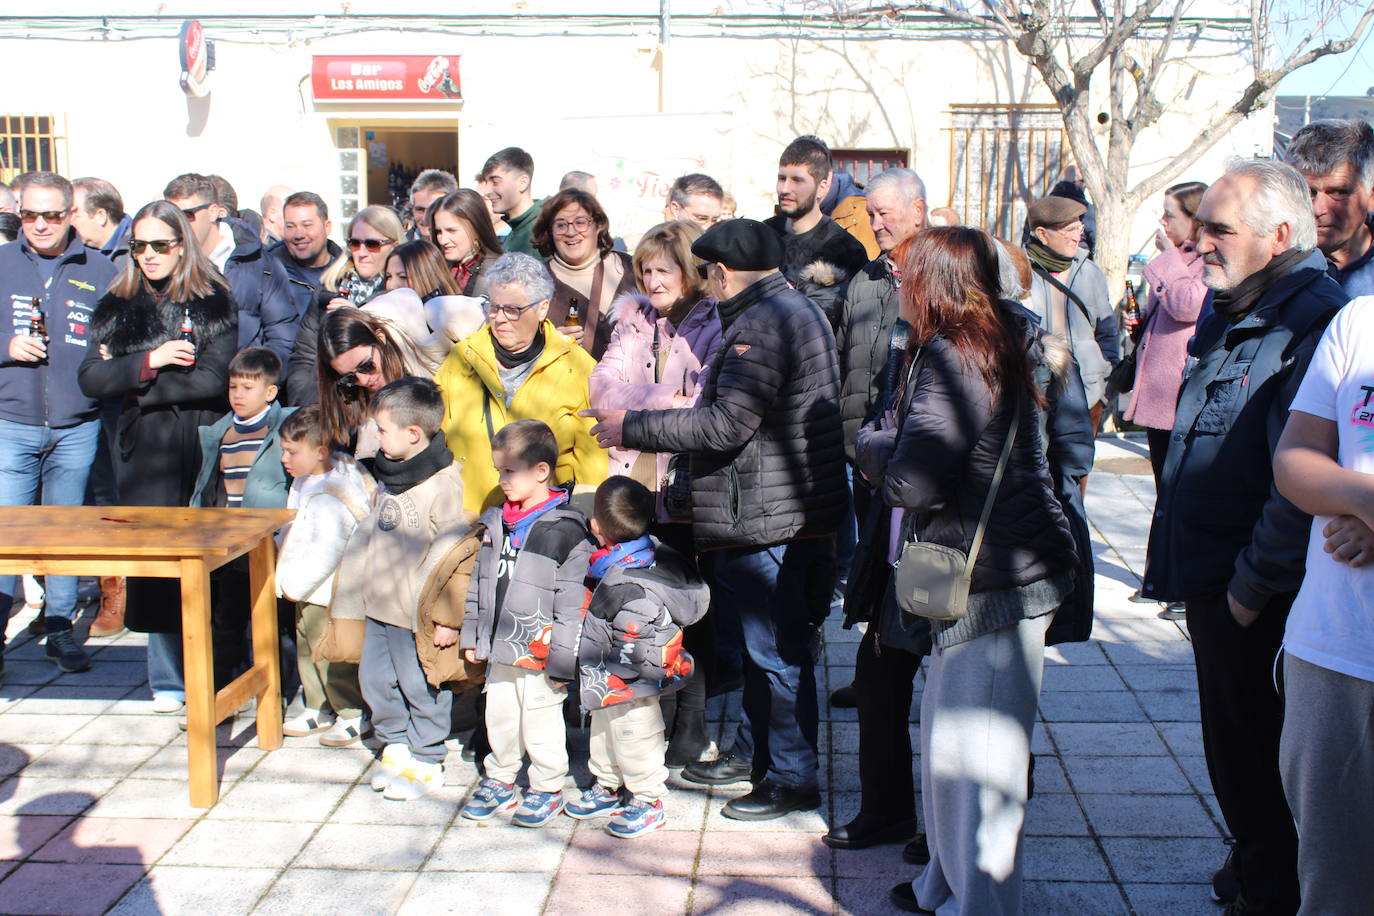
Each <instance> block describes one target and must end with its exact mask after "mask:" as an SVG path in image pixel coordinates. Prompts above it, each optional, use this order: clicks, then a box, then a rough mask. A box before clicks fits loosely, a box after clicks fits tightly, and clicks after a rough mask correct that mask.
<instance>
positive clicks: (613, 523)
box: [567, 477, 710, 839]
mask: <svg viewBox="0 0 1374 916" xmlns="http://www.w3.org/2000/svg"><path fill="white" fill-rule="evenodd" d="M654 509H655V498H654V494H653V493H652V492H650V491H649V490H648V489H647V488H646V487H645V486H644V485H643V484H641V483H638V482H636V481H635V480H632V479H631V478H629V477H612V478H610V479H609V480H607V481H606V482H605V483H603V484H602V485H601V486H600V487H598V488H597V490H596V507H595V509H594V510H593V513H592V526H591V527H592V535H593V536H594V537H595V538H596V540H597V543H598V544H600V545H601V549H600V550H598V551H596V552H595V553H593V554H592V557H591V568H590V569H589V570H588V573H587V587H588V588H589V589H591V597H590V601H589V602H588V606H587V608H588V609H587V617H586V620H585V621H584V623H583V626H582V639H581V642H580V644H579V646H578V653H577V661H578V667H579V671H580V673H581V680H582V689H581V700H582V707H583V708H584V709H586V710H588V711H589V712H590V713H591V718H592V735H591V759H590V761H589V765H590V769H591V771H592V775H593V776H595V777H596V782H595V783H594V784H593V785H592V786H591V787H590V788H588V789H587V790H586V791H585V792H583V793H582V798H581V799H579V800H578V801H576V802H574V803H573V804H571V805H568V808H567V813H568V815H569V816H570V817H575V818H577V819H579V820H581V819H585V818H592V817H604V816H607V815H609V816H610V817H611V822H610V824H608V825H607V827H606V830H607V832H609V833H610V834H611V835H612V836H615V837H619V838H621V839H633V838H634V837H638V836H643V835H644V834H646V833H649V832H650V831H653V830H657V829H659V828H660V827H662V826H663V825H664V824H665V823H666V822H667V820H666V816H665V814H664V811H663V797H664V796H665V795H667V794H668V787H667V779H668V770H667V768H666V767H665V766H664V763H663V758H664V753H665V742H664V740H663V713H662V712H661V711H660V709H659V698H660V697H661V696H663V695H664V694H668V693H671V692H673V691H675V690H678V689H680V688H681V687H682V686H683V684H685V683H686V682H687V679H688V678H689V677H690V676H691V674H692V657H691V656H690V655H688V654H687V652H686V651H685V650H683V648H682V627H684V626H688V625H690V624H693V623H696V622H697V621H698V620H700V619H701V618H702V616H703V615H704V614H705V613H706V606H707V604H708V603H709V602H710V593H709V592H708V591H707V588H706V584H705V583H704V582H702V581H701V577H700V576H699V575H697V571H696V569H695V568H693V566H692V563H691V562H690V561H689V560H688V559H687V558H686V557H684V556H682V554H680V553H677V552H676V551H674V550H673V549H672V548H670V547H667V546H664V545H662V544H660V543H658V542H657V541H655V540H653V539H652V538H650V537H649V535H648V533H647V532H648V530H649V522H650V521H651V520H652V519H653V517H654Z"/></svg>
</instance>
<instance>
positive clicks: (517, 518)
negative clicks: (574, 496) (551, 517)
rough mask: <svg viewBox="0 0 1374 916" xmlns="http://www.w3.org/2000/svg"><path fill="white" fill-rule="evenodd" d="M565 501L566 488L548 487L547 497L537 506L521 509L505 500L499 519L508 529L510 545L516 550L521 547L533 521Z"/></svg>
mask: <svg viewBox="0 0 1374 916" xmlns="http://www.w3.org/2000/svg"><path fill="white" fill-rule="evenodd" d="M567 501H568V491H567V490H560V489H558V488H557V487H550V488H549V498H548V499H546V500H544V501H543V502H542V503H540V504H539V505H537V506H532V507H531V508H529V509H522V508H520V504H519V503H513V502H507V503H506V504H505V505H503V506H502V507H501V521H502V523H503V524H504V525H505V526H506V527H507V528H509V529H510V545H511V546H512V547H514V548H515V549H516V550H520V549H521V548H523V547H524V546H525V538H526V537H528V536H529V533H530V529H531V528H532V527H534V523H535V522H537V521H539V520H540V519H541V518H543V517H544V516H545V515H547V514H548V512H549V510H550V509H555V508H557V507H558V506H561V505H563V504H564V503H565V502H567Z"/></svg>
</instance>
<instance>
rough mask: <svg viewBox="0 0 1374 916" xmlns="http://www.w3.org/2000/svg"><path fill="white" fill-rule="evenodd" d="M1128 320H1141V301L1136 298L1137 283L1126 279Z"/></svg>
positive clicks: (1134, 322)
mask: <svg viewBox="0 0 1374 916" xmlns="http://www.w3.org/2000/svg"><path fill="white" fill-rule="evenodd" d="M1125 315H1126V321H1127V323H1128V324H1132V325H1134V324H1138V323H1139V322H1140V303H1138V302H1136V299H1135V284H1134V283H1132V282H1131V281H1130V280H1127V281H1126V308H1125Z"/></svg>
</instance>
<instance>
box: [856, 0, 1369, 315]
mask: <svg viewBox="0 0 1374 916" xmlns="http://www.w3.org/2000/svg"><path fill="white" fill-rule="evenodd" d="M1131 2H1134V6H1133V7H1131V6H1130V4H1129V3H1128V2H1127V0H1116V2H1113V0H1079V2H1075V0H1022V2H1013V0H970V3H969V5H967V6H965V5H956V4H953V3H943V2H938V0H916V2H909V3H904V2H897V3H891V4H887V5H879V6H873V5H869V4H863V5H862V6H859V5H858V4H855V3H849V2H845V0H839V2H837V3H835V4H834V6H833V7H832V9H834V11H835V12H836V13H837V14H838V18H840V19H842V20H844V21H849V22H862V23H866V24H869V25H871V24H872V23H874V22H887V23H890V24H892V25H894V26H896V25H900V24H905V23H912V22H920V21H926V22H929V20H930V18H931V17H932V16H935V17H937V18H941V19H945V20H952V21H954V22H957V23H961V24H963V25H965V26H968V27H969V28H970V29H971V30H977V32H978V33H979V34H982V35H988V36H992V37H999V38H1002V39H1004V40H1005V41H1006V42H1008V43H1009V44H1010V45H1011V46H1013V47H1014V48H1015V49H1016V51H1017V52H1018V53H1019V54H1020V55H1021V56H1022V57H1023V58H1024V59H1025V60H1026V61H1027V63H1029V64H1030V66H1031V67H1032V68H1033V69H1034V70H1035V71H1036V72H1037V73H1038V74H1039V77H1040V80H1041V81H1042V82H1043V83H1044V84H1045V87H1046V88H1047V89H1048V90H1049V92H1050V95H1051V96H1052V97H1053V98H1054V100H1055V102H1057V103H1058V105H1059V106H1060V112H1061V114H1062V117H1063V120H1064V128H1065V131H1066V133H1067V135H1068V138H1069V145H1070V148H1071V149H1072V151H1073V155H1074V159H1075V160H1076V162H1077V164H1078V166H1079V168H1080V169H1081V170H1082V173H1083V178H1084V179H1085V181H1086V183H1087V189H1088V193H1089V195H1090V197H1091V199H1092V201H1093V203H1094V204H1095V206H1096V207H1097V232H1098V235H1097V248H1096V256H1095V257H1096V260H1097V262H1098V263H1099V265H1100V266H1101V267H1102V269H1103V270H1104V271H1105V272H1106V274H1107V277H1108V279H1109V281H1110V282H1111V288H1112V289H1113V290H1121V289H1122V288H1123V286H1122V283H1123V278H1124V276H1125V272H1126V260H1127V256H1128V254H1129V251H1130V238H1129V234H1130V229H1131V222H1132V220H1133V218H1134V217H1135V214H1136V212H1137V211H1138V210H1139V209H1140V207H1141V206H1142V205H1143V204H1145V203H1146V202H1147V201H1149V200H1150V198H1152V197H1154V196H1155V195H1156V194H1158V193H1159V192H1160V191H1162V190H1163V189H1164V188H1165V187H1167V186H1168V185H1169V184H1170V182H1171V181H1173V180H1174V179H1175V178H1176V177H1177V176H1178V175H1180V174H1181V173H1182V172H1183V171H1184V170H1185V169H1187V168H1188V167H1189V166H1190V165H1192V164H1193V163H1195V162H1196V161H1197V160H1198V158H1199V157H1201V156H1202V155H1203V154H1204V153H1205V152H1207V150H1209V149H1210V148H1211V147H1212V146H1213V145H1215V144H1216V143H1217V141H1218V140H1220V139H1221V138H1222V137H1224V136H1225V135H1226V134H1227V132H1229V131H1230V130H1231V129H1232V128H1233V127H1235V126H1236V125H1237V124H1238V123H1240V121H1241V120H1242V119H1244V118H1245V117H1247V116H1248V115H1250V114H1252V113H1254V112H1256V111H1259V110H1260V109H1262V108H1265V107H1266V106H1267V105H1269V103H1270V102H1271V101H1272V100H1273V98H1274V94H1275V92H1276V91H1277V88H1278V84H1279V81H1280V80H1282V79H1283V78H1284V77H1285V76H1287V75H1288V74H1290V73H1292V72H1293V71H1294V70H1297V69H1298V68H1300V67H1304V66H1306V65H1307V64H1310V63H1312V62H1313V61H1315V60H1317V59H1319V58H1322V57H1325V56H1327V55H1330V54H1340V53H1341V52H1343V51H1348V50H1349V49H1350V48H1352V47H1354V45H1355V43H1356V42H1357V41H1359V39H1360V36H1361V35H1362V34H1363V32H1364V30H1365V28H1366V27H1367V26H1368V25H1369V22H1370V19H1371V18H1374V0H1315V2H1313V3H1312V4H1309V5H1307V6H1306V7H1305V8H1304V17H1303V18H1304V19H1305V20H1306V21H1307V22H1310V23H1311V25H1309V26H1308V27H1307V28H1306V30H1305V31H1298V32H1297V33H1296V34H1293V35H1292V37H1291V40H1290V47H1289V49H1288V50H1287V51H1286V52H1285V53H1283V54H1281V55H1276V53H1275V51H1276V45H1277V43H1278V41H1279V38H1280V36H1279V34H1278V33H1279V30H1280V29H1281V28H1282V27H1284V26H1286V25H1289V23H1286V22H1285V21H1284V17H1283V15H1282V14H1281V11H1279V10H1278V7H1277V0H1249V2H1248V12H1249V17H1248V23H1246V22H1245V21H1244V20H1232V23H1233V25H1239V26H1240V28H1239V29H1238V32H1239V34H1238V36H1237V37H1236V39H1235V44H1236V49H1237V51H1238V52H1240V53H1235V54H1234V55H1232V56H1231V57H1230V60H1231V61H1232V62H1233V63H1234V64H1235V65H1236V66H1241V67H1246V68H1248V70H1249V71H1251V73H1250V77H1251V78H1250V80H1249V83H1248V84H1247V85H1245V86H1244V87H1243V88H1242V89H1241V90H1240V91H1239V93H1238V95H1237V96H1236V97H1235V99H1234V101H1231V103H1230V104H1229V105H1225V104H1224V103H1225V101H1226V100H1224V99H1223V100H1221V102H1222V104H1216V105H1215V106H1214V107H1212V110H1211V114H1210V116H1209V117H1207V118H1206V120H1205V122H1204V123H1203V124H1202V125H1201V127H1200V128H1199V129H1198V130H1197V132H1196V134H1195V135H1193V136H1191V137H1183V138H1180V139H1179V141H1178V143H1177V146H1176V148H1177V152H1175V153H1173V154H1172V155H1171V156H1169V157H1167V158H1166V159H1165V160H1164V161H1162V162H1159V163H1154V164H1153V165H1154V169H1153V171H1151V172H1150V173H1149V174H1147V175H1146V176H1145V177H1143V178H1141V179H1140V180H1138V181H1136V183H1135V184H1133V185H1132V184H1131V183H1130V180H1129V178H1130V175H1131V165H1132V153H1133V151H1134V149H1135V145H1136V141H1137V140H1138V139H1139V138H1140V136H1141V135H1142V134H1143V133H1144V132H1145V131H1147V130H1151V129H1152V128H1154V129H1157V128H1158V124H1157V122H1158V121H1159V119H1160V117H1161V116H1162V115H1163V114H1165V112H1166V110H1167V106H1168V105H1169V104H1179V102H1178V101H1177V99H1176V98H1175V99H1171V98H1169V97H1168V96H1167V95H1166V94H1165V92H1164V91H1162V90H1163V89H1164V88H1165V87H1177V86H1179V85H1187V84H1188V83H1189V79H1188V77H1189V76H1190V74H1196V72H1197V69H1196V61H1195V60H1194V59H1193V57H1194V53H1195V52H1194V51H1193V50H1192V49H1191V48H1190V47H1189V44H1190V39H1189V36H1191V35H1195V34H1197V31H1198V29H1199V28H1202V27H1205V25H1206V20H1205V16H1204V10H1203V8H1202V6H1201V4H1199V3H1196V2H1193V0H1131ZM1365 2H1368V5H1367V6H1364V5H1363V4H1364V3H1365ZM1243 8H1244V7H1243V6H1241V5H1239V4H1238V5H1237V7H1236V9H1237V10H1240V9H1243ZM1216 9H1217V7H1216V5H1215V4H1210V5H1209V8H1208V9H1207V10H1205V12H1208V13H1215V11H1216ZM1356 13H1359V17H1358V20H1357V21H1356V22H1355V24H1354V25H1353V27H1348V28H1342V26H1341V23H1342V22H1343V21H1344V20H1346V19H1348V18H1349V17H1351V16H1354V15H1355V14H1356ZM1278 58H1281V59H1278ZM1095 80H1096V81H1097V82H1096V83H1094V81H1095ZM1104 83H1105V85H1104ZM1193 104H1199V103H1193ZM1099 112H1100V113H1099ZM1099 122H1102V123H1105V128H1106V129H1105V131H1102V133H1103V134H1104V135H1105V136H1104V137H1103V139H1102V140H1099V139H1098V133H1099V131H1098V129H1097V126H1096V125H1097V123H1099Z"/></svg>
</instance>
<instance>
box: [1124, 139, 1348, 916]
mask: <svg viewBox="0 0 1374 916" xmlns="http://www.w3.org/2000/svg"><path fill="white" fill-rule="evenodd" d="M1197 221H1198V224H1199V225H1200V226H1201V231H1200V233H1199V235H1198V243H1197V250H1198V252H1199V253H1200V254H1201V255H1202V262H1203V265H1204V266H1203V273H1202V279H1203V282H1204V283H1206V284H1207V286H1208V287H1209V288H1210V289H1211V291H1212V292H1211V294H1210V295H1209V297H1208V302H1209V303H1210V305H1211V308H1210V310H1209V309H1206V308H1204V310H1203V311H1204V315H1203V317H1202V319H1201V320H1200V321H1199V324H1198V329H1197V333H1196V334H1195V336H1194V337H1193V340H1192V342H1191V343H1190V344H1189V348H1188V362H1187V365H1186V367H1185V369H1184V381H1183V388H1182V390H1181V391H1180V392H1179V398H1178V405H1177V408H1176V410H1175V412H1174V423H1173V429H1172V431H1171V432H1170V438H1169V450H1168V454H1167V455H1166V457H1165V459H1164V469H1163V473H1162V474H1161V475H1160V478H1161V487H1160V492H1159V499H1158V501H1157V503H1156V509H1155V515H1154V523H1153V524H1152V525H1151V528H1150V539H1149V546H1148V552H1147V554H1146V565H1145V582H1144V584H1143V585H1142V587H1141V590H1140V591H1141V594H1142V595H1143V596H1144V597H1146V598H1153V599H1155V600H1158V601H1182V602H1184V605H1185V613H1186V616H1187V626H1188V634H1189V636H1190V637H1191V645H1192V649H1193V657H1194V661H1195V663H1196V667H1197V679H1198V700H1199V706H1200V712H1201V725H1202V744H1203V749H1204V750H1205V751H1206V754H1207V770H1208V773H1209V774H1210V776H1211V780H1212V788H1213V789H1214V790H1215V792H1216V797H1217V805H1218V807H1219V808H1220V809H1221V814H1222V816H1223V818H1224V819H1225V821H1226V826H1227V828H1228V829H1229V831H1230V833H1231V835H1232V836H1233V837H1235V845H1234V846H1233V847H1232V851H1231V854H1230V855H1229V856H1228V858H1227V863H1226V865H1225V866H1223V868H1222V869H1221V871H1219V872H1218V874H1217V876H1216V877H1215V878H1214V881H1213V889H1214V890H1215V891H1217V892H1218V893H1217V894H1216V896H1217V897H1222V898H1223V899H1225V897H1226V896H1231V897H1233V898H1234V899H1232V900H1231V901H1229V902H1230V904H1231V906H1232V909H1230V910H1228V912H1230V913H1234V914H1237V916H1239V914H1247V913H1293V912H1295V911H1296V909H1297V905H1298V897H1299V888H1298V880H1297V852H1298V851H1297V835H1296V833H1295V831H1294V827H1293V815H1292V813H1291V812H1290V811H1289V808H1288V804H1287V801H1286V800H1285V798H1284V792H1283V786H1282V783H1281V781H1280V776H1279V737H1280V732H1281V729H1282V726H1283V700H1282V697H1281V696H1280V691H1279V690H1278V689H1276V687H1275V682H1274V668H1275V663H1276V659H1277V657H1278V656H1279V654H1280V651H1281V648H1282V645H1283V638H1284V627H1285V624H1286V621H1287V618H1288V612H1289V610H1290V608H1292V606H1293V601H1294V598H1295V596H1296V595H1297V592H1298V589H1299V587H1300V586H1301V585H1302V583H1303V576H1304V573H1305V569H1306V562H1305V561H1306V554H1307V545H1308V536H1309V532H1310V529H1311V526H1312V518H1311V516H1309V515H1307V514H1306V513H1304V512H1303V511H1302V510H1301V509H1299V508H1298V507H1297V506H1295V505H1294V504H1293V503H1292V502H1290V501H1289V500H1288V499H1287V498H1285V497H1284V496H1283V495H1281V494H1280V493H1279V492H1277V491H1275V489H1274V470H1273V456H1274V452H1275V450H1276V449H1277V447H1278V445H1279V437H1280V435H1281V433H1282V431H1283V428H1284V424H1285V423H1286V422H1287V420H1288V418H1289V405H1290V404H1292V403H1293V399H1294V396H1295V395H1296V393H1297V391H1298V389H1299V387H1300V386H1301V385H1302V382H1303V377H1304V375H1305V374H1306V373H1307V367H1308V365H1309V363H1311V361H1312V356H1313V353H1314V352H1315V351H1316V349H1317V344H1318V341H1319V340H1320V339H1321V336H1322V332H1323V331H1324V330H1325V328H1326V326H1327V324H1328V323H1329V322H1330V321H1331V319H1332V316H1333V315H1335V313H1336V312H1337V311H1338V310H1339V309H1340V308H1341V307H1342V306H1344V305H1345V304H1346V299H1347V296H1346V294H1345V292H1344V291H1342V289H1341V288H1340V285H1339V284H1337V283H1336V281H1335V280H1333V279H1332V278H1331V277H1330V276H1329V275H1328V274H1327V262H1326V257H1325V256H1324V255H1323V254H1322V253H1321V252H1320V251H1319V250H1317V249H1316V244H1317V239H1318V234H1317V227H1316V223H1315V220H1314V219H1313V215H1312V203H1311V194H1310V192H1309V189H1308V186H1307V183H1306V182H1305V181H1304V180H1303V178H1302V176H1301V175H1299V174H1298V172H1296V171H1295V170H1294V169H1293V168H1292V167H1290V166H1288V165H1285V164H1283V163H1281V162H1274V161H1269V160H1260V159H1237V160H1234V161H1233V162H1231V164H1230V165H1229V166H1228V167H1227V170H1226V174H1224V175H1223V176H1222V177H1221V178H1220V179H1218V180H1217V181H1216V182H1215V183H1214V184H1213V185H1212V186H1211V187H1209V188H1208V189H1207V193H1206V194H1204V195H1203V198H1202V203H1201V204H1200V205H1199V207H1198V211H1197ZM1224 886H1229V888H1230V891H1229V894H1223V893H1222V891H1223V890H1224Z"/></svg>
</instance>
